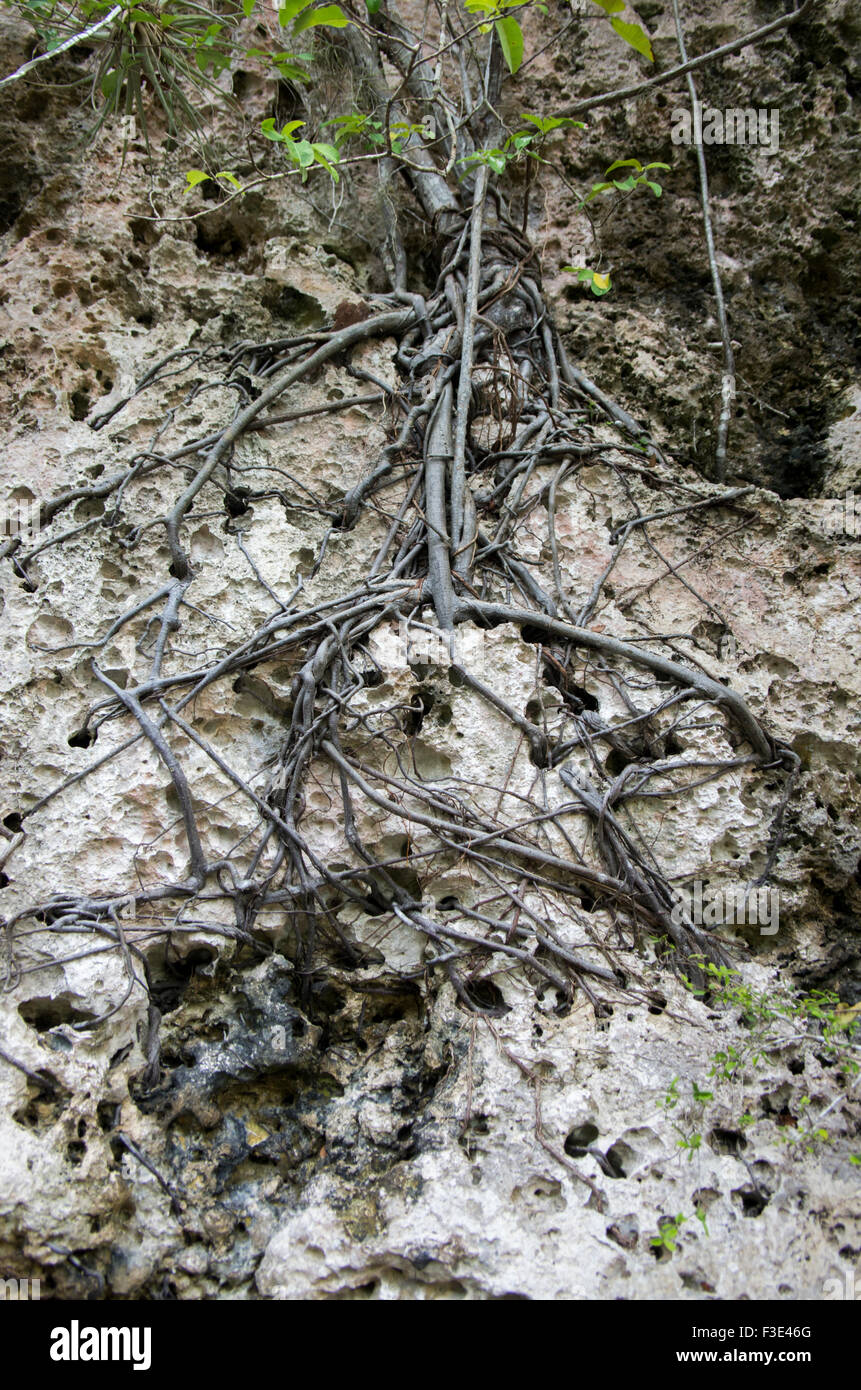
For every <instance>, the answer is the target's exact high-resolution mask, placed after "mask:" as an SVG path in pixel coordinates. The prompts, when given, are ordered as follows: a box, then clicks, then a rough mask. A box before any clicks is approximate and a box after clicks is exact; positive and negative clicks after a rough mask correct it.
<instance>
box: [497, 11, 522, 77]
mask: <svg viewBox="0 0 861 1390" xmlns="http://www.w3.org/2000/svg"><path fill="white" fill-rule="evenodd" d="M494 28H495V29H496V36H497V38H498V39H499V46H500V48H501V49H502V56H503V58H504V59H505V61H506V63H507V64H508V71H509V72H510V73H512V74H513V73H515V72H517V69H518V68H519V67H520V64H521V63H522V62H523V30H522V29H521V27H520V25H519V24H518V23H517V20H516V19H513V18H512V17H511V15H506V17H505V18H504V19H498V20H497V21H496V24H495V25H494Z"/></svg>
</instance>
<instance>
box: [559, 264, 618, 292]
mask: <svg viewBox="0 0 861 1390" xmlns="http://www.w3.org/2000/svg"><path fill="white" fill-rule="evenodd" d="M562 269H563V271H564V272H565V274H566V275H576V276H577V279H578V280H579V281H580V282H581V283H585V284H587V285H588V286H589V288H590V290H591V291H592V293H593V294H594V295H597V296H598V297H599V298H600V296H601V295H602V294H609V292H610V290H611V289H612V287H613V286H612V282H611V280H610V272H609V271H608V272H607V274H606V275H601V274H599V273H598V271H597V270H590V269H589V267H588V266H585V265H563V267H562Z"/></svg>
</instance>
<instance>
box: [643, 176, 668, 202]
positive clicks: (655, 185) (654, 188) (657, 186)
mask: <svg viewBox="0 0 861 1390" xmlns="http://www.w3.org/2000/svg"><path fill="white" fill-rule="evenodd" d="M646 187H647V188H651V190H652V192H653V193H654V195H655V197H656V198H660V196H661V194H662V193H663V191H664V190H663V189H662V188H661V185H660V184H659V183H653V182H652V180H651V179H646Z"/></svg>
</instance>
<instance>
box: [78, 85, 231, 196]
mask: <svg viewBox="0 0 861 1390" xmlns="http://www.w3.org/2000/svg"><path fill="white" fill-rule="evenodd" d="M122 81H123V75H122V72H121V71H120V69H119V68H111V70H110V72H106V73H105V75H104V77H103V78H102V80H101V82H100V83H99V86H100V88H101V92H102V96H103V97H105V98H106V100H108V101H110V100H111V98H112V97H115V96H116V94H117V92H118V91H119V89H120V87H121V86H122ZM204 177H206V176H205V175H204Z"/></svg>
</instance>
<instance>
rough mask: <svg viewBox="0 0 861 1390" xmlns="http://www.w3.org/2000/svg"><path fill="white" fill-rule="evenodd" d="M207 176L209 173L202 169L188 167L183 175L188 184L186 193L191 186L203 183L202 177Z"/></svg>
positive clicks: (205, 177) (195, 186)
mask: <svg viewBox="0 0 861 1390" xmlns="http://www.w3.org/2000/svg"><path fill="white" fill-rule="evenodd" d="M208 178H209V174H207V173H205V172H204V170H203V169H189V171H188V173H187V174H186V176H185V181H186V183H187V184H188V187H187V188H186V190H185V191H186V193H189V192H190V191H191V189H192V188H197V185H198V184H199V183H203V181H204V179H208Z"/></svg>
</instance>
